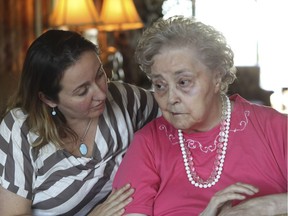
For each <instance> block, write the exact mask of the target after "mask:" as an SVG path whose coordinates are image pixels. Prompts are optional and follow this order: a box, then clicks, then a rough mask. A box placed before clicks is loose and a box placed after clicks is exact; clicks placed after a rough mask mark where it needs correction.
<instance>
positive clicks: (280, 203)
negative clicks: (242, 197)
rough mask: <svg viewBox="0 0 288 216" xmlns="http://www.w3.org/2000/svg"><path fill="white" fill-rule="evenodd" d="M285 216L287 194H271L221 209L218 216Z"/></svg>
mask: <svg viewBox="0 0 288 216" xmlns="http://www.w3.org/2000/svg"><path fill="white" fill-rule="evenodd" d="M234 215H245V216H254V215H259V216H261V215H263V216H264V215H287V194H273V195H267V196H262V197H257V198H253V199H249V200H247V201H244V202H242V203H240V204H238V205H236V206H234V207H231V206H230V207H227V208H223V209H221V212H220V213H219V216H234Z"/></svg>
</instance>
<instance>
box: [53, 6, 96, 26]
mask: <svg viewBox="0 0 288 216" xmlns="http://www.w3.org/2000/svg"><path fill="white" fill-rule="evenodd" d="M49 22H50V26H51V27H60V26H67V27H68V28H72V29H73V28H77V29H79V28H87V27H95V26H96V25H97V24H99V23H100V19H99V15H98V13H97V10H96V7H95V5H94V3H93V1H92V0H57V2H56V5H55V8H54V10H53V12H52V14H51V16H50V18H49Z"/></svg>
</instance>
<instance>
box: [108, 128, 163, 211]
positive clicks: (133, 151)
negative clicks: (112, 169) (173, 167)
mask: <svg viewBox="0 0 288 216" xmlns="http://www.w3.org/2000/svg"><path fill="white" fill-rule="evenodd" d="M141 133H142V132H141V131H138V132H136V134H135V136H134V139H133V141H132V143H131V145H130V147H129V149H128V151H127V153H126V155H125V156H124V159H123V161H122V163H121V164H120V167H119V169H118V171H117V173H116V176H115V179H114V183H113V187H114V188H120V187H122V186H124V185H125V184H127V182H129V183H130V184H131V185H132V187H133V188H134V189H135V192H134V194H133V201H132V202H131V203H130V204H129V205H127V206H126V207H125V209H126V211H125V213H142V214H147V215H153V202H154V198H155V196H156V194H157V191H158V189H159V185H160V177H159V175H158V174H157V169H156V166H155V159H154V158H155V157H154V154H155V151H153V150H152V149H151V146H149V143H152V142H150V141H149V140H148V139H147V137H145V136H143V135H142V134H141ZM151 141H152V140H151Z"/></svg>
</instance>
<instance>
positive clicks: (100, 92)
mask: <svg viewBox="0 0 288 216" xmlns="http://www.w3.org/2000/svg"><path fill="white" fill-rule="evenodd" d="M92 89H93V100H105V99H106V85H99V84H97V83H94V84H93V85H92Z"/></svg>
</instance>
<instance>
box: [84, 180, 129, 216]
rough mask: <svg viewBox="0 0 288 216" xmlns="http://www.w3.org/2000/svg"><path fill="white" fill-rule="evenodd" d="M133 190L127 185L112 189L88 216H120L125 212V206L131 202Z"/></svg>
mask: <svg viewBox="0 0 288 216" xmlns="http://www.w3.org/2000/svg"><path fill="white" fill-rule="evenodd" d="M133 193H134V189H133V188H131V186H130V185H129V184H127V185H125V186H123V187H122V188H119V189H118V190H115V189H113V190H112V192H111V194H110V195H109V196H108V198H107V199H106V200H105V202H103V203H101V204H99V205H98V206H96V207H95V208H94V209H93V211H92V212H91V213H90V214H89V216H120V215H122V214H123V213H124V212H125V209H124V208H125V206H126V205H128V204H129V203H130V202H131V201H132V197H131V195H132V194H133Z"/></svg>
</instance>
